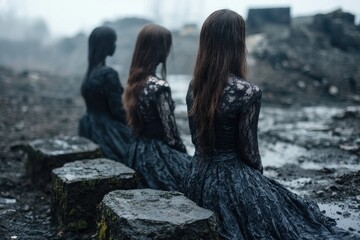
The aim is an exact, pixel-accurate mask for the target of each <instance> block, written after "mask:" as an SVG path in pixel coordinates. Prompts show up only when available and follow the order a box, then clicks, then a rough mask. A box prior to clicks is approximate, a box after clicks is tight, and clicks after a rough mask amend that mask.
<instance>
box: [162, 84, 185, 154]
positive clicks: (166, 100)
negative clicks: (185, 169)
mask: <svg viewBox="0 0 360 240" xmlns="http://www.w3.org/2000/svg"><path fill="white" fill-rule="evenodd" d="M174 108H175V107H174V101H173V100H172V98H171V90H170V87H169V85H168V84H167V83H166V84H165V85H164V86H162V87H161V89H160V91H159V94H158V99H157V110H158V112H159V116H160V119H161V122H162V124H163V126H164V131H165V136H166V142H167V144H169V145H170V146H171V147H173V148H175V149H177V150H179V151H181V152H184V153H186V148H185V146H184V144H183V142H182V140H181V138H180V135H179V131H178V128H177V125H176V121H175V115H174Z"/></svg>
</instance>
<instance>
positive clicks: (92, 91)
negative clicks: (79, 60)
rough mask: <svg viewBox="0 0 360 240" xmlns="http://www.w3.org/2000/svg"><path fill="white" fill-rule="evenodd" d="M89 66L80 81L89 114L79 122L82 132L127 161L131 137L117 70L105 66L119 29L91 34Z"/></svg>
mask: <svg viewBox="0 0 360 240" xmlns="http://www.w3.org/2000/svg"><path fill="white" fill-rule="evenodd" d="M88 48H89V52H88V69H87V71H86V76H85V79H84V81H83V83H82V85H81V94H82V96H83V98H84V100H85V104H86V114H85V115H84V116H83V117H82V118H81V120H80V122H79V135H80V136H82V137H86V138H88V139H90V140H92V141H94V142H95V143H97V144H99V146H100V147H101V150H102V151H103V153H104V155H105V157H107V158H110V159H113V160H116V161H119V162H125V160H127V157H128V156H127V153H128V145H129V142H130V139H131V132H130V129H129V128H128V127H127V123H126V114H125V111H124V108H123V104H122V94H123V92H124V89H123V87H122V86H121V83H120V79H119V76H118V73H117V72H116V71H115V70H114V69H113V68H111V67H108V66H106V58H107V57H108V56H112V55H113V54H114V52H115V48H116V33H115V31H114V30H113V29H112V28H109V27H106V26H102V27H97V28H95V29H94V30H93V31H92V32H91V34H90V36H89V44H88Z"/></svg>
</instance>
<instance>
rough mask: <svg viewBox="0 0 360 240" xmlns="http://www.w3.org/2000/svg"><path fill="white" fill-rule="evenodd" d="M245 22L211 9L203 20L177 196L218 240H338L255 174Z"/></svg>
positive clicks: (335, 232)
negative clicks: (185, 168) (213, 223)
mask: <svg viewBox="0 0 360 240" xmlns="http://www.w3.org/2000/svg"><path fill="white" fill-rule="evenodd" d="M245 53H246V46H245V22H244V20H243V18H242V17H241V16H240V15H239V14H237V13H236V12H233V11H231V10H218V11H216V12H214V13H212V14H211V15H210V16H209V17H208V18H207V19H206V21H205V22H204V25H203V27H202V29H201V33H200V45H199V50H198V55H197V61H196V65H195V70H194V76H193V80H192V81H191V83H190V86H189V90H188V94H187V105H188V113H189V125H190V130H191V135H192V141H193V143H194V145H195V155H194V157H193V159H192V162H191V166H190V170H189V175H188V176H187V177H186V180H185V184H184V185H185V186H184V192H185V194H186V195H187V196H188V197H189V198H190V199H192V200H194V201H195V202H197V203H198V204H199V205H200V206H202V207H205V208H208V209H210V210H212V211H214V213H215V214H216V216H217V218H218V220H219V221H218V222H219V224H220V234H221V237H222V238H223V239H234V240H235V239H236V240H241V239H246V240H248V239H287V240H289V239H345V236H346V235H347V233H346V232H345V231H344V230H340V229H338V228H335V227H333V226H334V224H335V222H334V221H332V220H331V219H329V218H327V217H325V216H324V215H323V214H322V213H321V212H320V210H319V208H318V206H317V205H316V204H315V203H313V202H310V201H309V202H307V201H306V200H304V199H302V198H300V197H298V196H297V195H295V194H293V193H291V192H290V191H288V190H287V189H285V188H284V187H283V186H281V185H280V184H279V183H277V182H276V181H273V180H271V179H268V178H266V177H265V176H263V175H262V172H263V167H262V164H261V158H260V155H259V150H258V142H257V124H258V116H259V111H260V104H261V91H260V89H259V88H258V87H257V86H256V85H254V84H252V83H250V82H248V81H246V80H245V76H246V54H245Z"/></svg>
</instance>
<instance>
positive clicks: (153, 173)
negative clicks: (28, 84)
mask: <svg viewBox="0 0 360 240" xmlns="http://www.w3.org/2000/svg"><path fill="white" fill-rule="evenodd" d="M189 161H190V156H189V155H187V154H186V153H183V152H179V151H178V150H176V149H173V148H171V147H170V146H169V145H167V144H166V143H164V142H162V141H161V140H158V139H151V138H138V139H137V140H136V141H134V142H133V143H132V144H131V145H130V150H129V162H128V164H127V165H128V166H129V167H131V168H133V169H134V170H135V171H136V174H137V175H138V176H139V177H140V182H141V183H140V187H141V188H152V189H158V190H166V191H179V186H180V184H181V183H182V181H183V177H184V174H185V172H187V168H188V164H189Z"/></svg>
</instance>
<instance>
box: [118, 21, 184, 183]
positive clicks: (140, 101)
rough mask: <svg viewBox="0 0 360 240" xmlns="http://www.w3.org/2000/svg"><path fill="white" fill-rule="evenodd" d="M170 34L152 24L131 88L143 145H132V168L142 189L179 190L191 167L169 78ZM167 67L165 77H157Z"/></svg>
mask: <svg viewBox="0 0 360 240" xmlns="http://www.w3.org/2000/svg"><path fill="white" fill-rule="evenodd" d="M171 44H172V37H171V33H170V31H169V30H167V29H166V28H164V27H162V26H159V25H156V24H148V25H146V26H145V27H143V29H142V30H141V31H140V33H139V35H138V37H137V40H136V45H135V50H134V54H133V59H132V63H131V67H130V73H129V79H128V86H127V88H126V90H125V98H124V103H125V109H126V111H127V119H128V123H129V125H130V127H131V129H132V130H133V133H134V135H135V136H136V138H137V141H136V142H135V143H134V144H132V145H131V147H130V154H129V155H130V156H129V163H128V165H129V166H130V167H132V168H134V169H135V171H136V172H137V173H138V174H139V175H140V179H141V185H142V186H143V187H150V188H153V189H161V190H179V185H180V183H181V181H182V178H183V175H184V173H185V171H186V167H187V164H188V163H189V159H190V158H189V156H188V155H187V154H186V148H185V146H184V144H183V142H182V140H181V138H180V135H179V132H178V129H177V126H176V122H175V116H174V108H175V107H174V101H173V99H172V97H171V90H170V86H169V83H168V82H167V81H166V80H165V79H166V59H167V57H168V55H169V52H170V48H171ZM160 64H161V65H162V71H161V78H160V77H158V76H157V75H156V69H157V67H158V65H160Z"/></svg>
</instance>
